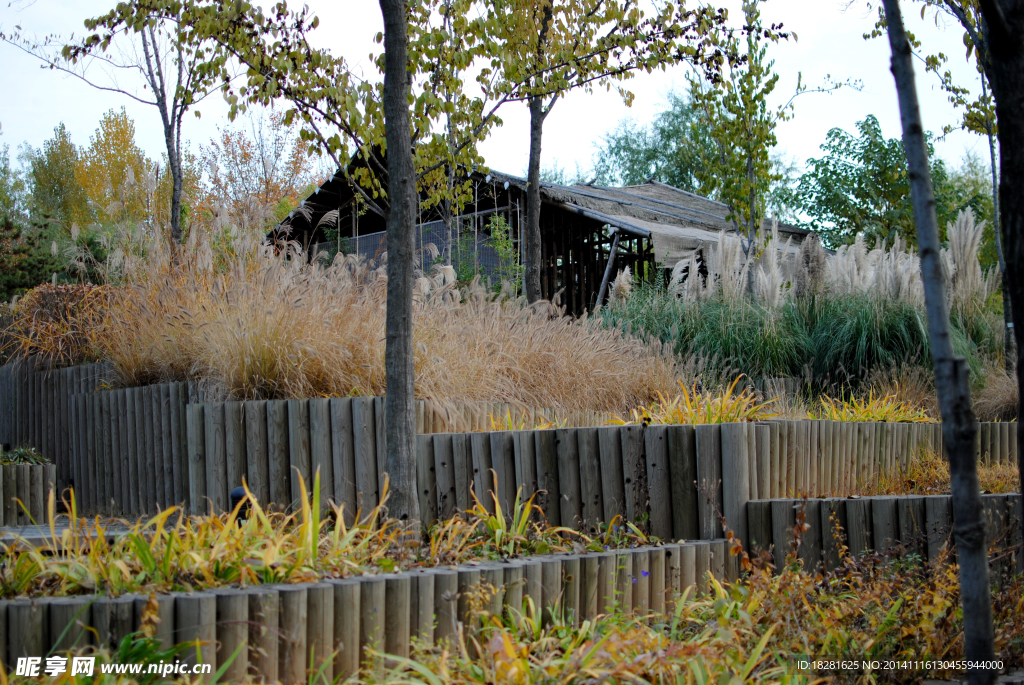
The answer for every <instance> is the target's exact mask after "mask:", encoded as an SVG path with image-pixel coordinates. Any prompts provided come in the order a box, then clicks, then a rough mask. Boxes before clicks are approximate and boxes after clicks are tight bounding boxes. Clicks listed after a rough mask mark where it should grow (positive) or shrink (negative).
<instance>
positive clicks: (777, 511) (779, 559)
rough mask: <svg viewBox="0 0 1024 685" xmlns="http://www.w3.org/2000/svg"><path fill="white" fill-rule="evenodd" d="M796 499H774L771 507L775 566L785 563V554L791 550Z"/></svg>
mask: <svg viewBox="0 0 1024 685" xmlns="http://www.w3.org/2000/svg"><path fill="white" fill-rule="evenodd" d="M795 505H796V500H792V499H774V500H772V501H771V509H772V544H773V545H774V550H773V552H774V554H775V568H776V569H782V568H783V567H784V566H785V565H786V556H787V555H788V554H789V553H790V552H792V551H793V550H792V549H791V547H792V543H793V528H794V527H795V526H796V509H795V508H794V507H795Z"/></svg>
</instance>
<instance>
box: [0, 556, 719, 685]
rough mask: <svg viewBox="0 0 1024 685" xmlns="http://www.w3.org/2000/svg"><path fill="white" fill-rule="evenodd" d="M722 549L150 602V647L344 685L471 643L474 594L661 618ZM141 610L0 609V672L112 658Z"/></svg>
mask: <svg viewBox="0 0 1024 685" xmlns="http://www.w3.org/2000/svg"><path fill="white" fill-rule="evenodd" d="M725 549H726V542H725V540H717V541H706V540H705V541H699V542H697V541H694V542H687V543H683V544H666V545H660V546H648V547H638V548H633V549H618V550H609V551H605V552H599V553H586V554H581V555H575V554H552V555H544V556H539V557H527V558H521V559H512V560H508V561H504V562H493V563H486V564H478V565H476V566H461V567H456V568H451V567H446V568H425V569H424V568H421V569H415V570H412V571H408V572H402V573H392V574H381V575H363V576H356V577H352V578H346V579H339V578H325V579H323V580H321V581H320V582H315V583H301V584H291V585H282V584H278V585H257V586H252V587H246V588H233V587H225V588H217V589H211V590H205V591H202V592H192V593H172V594H166V595H156V605H157V607H158V613H157V616H158V618H159V619H160V622H159V623H158V624H157V625H156V634H155V637H156V638H157V639H158V640H160V642H161V645H162V646H163V647H164V648H168V647H171V646H172V645H175V644H183V643H187V642H194V641H197V640H198V641H199V645H198V646H197V647H189V648H187V649H186V650H185V651H184V652H183V653H182V658H183V661H185V662H187V663H188V664H196V663H202V664H209V665H210V672H211V673H214V672H216V671H217V670H218V668H219V667H220V666H221V665H223V664H224V663H226V661H227V658H228V657H229V656H230V655H232V654H234V653H236V652H237V657H236V658H235V659H234V661H232V663H231V665H230V667H229V668H228V669H227V671H226V672H225V673H224V675H223V677H222V679H221V682H242V681H245V682H259V681H262V682H281V683H283V684H284V685H300V684H303V683H306V682H309V681H310V680H311V675H312V674H316V673H320V674H323V675H325V676H326V677H327V678H329V679H331V680H332V681H333V680H335V679H339V680H342V679H345V678H348V677H349V676H351V675H353V674H355V673H356V671H357V670H358V669H359V668H360V666H361V665H367V663H368V658H369V657H368V655H367V650H368V649H374V650H378V651H385V652H387V653H388V654H392V655H396V656H403V657H407V656H408V655H409V645H410V640H411V639H412V638H414V637H415V638H417V639H419V640H422V641H424V642H425V643H426V644H428V645H430V644H437V645H440V644H442V643H445V642H448V643H452V641H454V640H457V639H458V637H459V631H460V626H461V630H462V631H464V632H465V633H467V634H473V633H475V632H476V631H477V630H478V629H479V626H480V622H479V620H476V619H475V617H474V616H473V615H472V614H471V613H470V611H471V607H472V606H473V604H474V603H475V602H471V601H469V599H470V596H471V595H473V594H474V593H475V594H476V595H477V599H478V600H479V603H480V605H482V606H483V607H484V608H486V609H487V610H488V611H489V612H491V613H492V614H495V615H499V616H502V615H511V614H516V613H519V614H522V613H524V612H526V611H528V610H529V606H530V605H529V604H528V603H527V599H529V600H530V601H532V604H533V606H534V607H536V609H537V610H539V611H541V612H544V613H543V615H544V616H548V617H551V616H558V617H562V618H563V619H564V620H566V621H567V622H570V623H572V624H573V625H579V624H580V623H581V622H582V621H584V620H587V621H593V620H594V619H596V618H597V617H598V616H599V615H602V614H606V613H608V612H610V611H612V610H613V609H618V610H623V611H627V612H633V613H636V614H641V615H648V614H665V613H670V612H671V611H672V610H673V606H674V602H675V601H676V600H677V598H679V597H680V596H681V595H682V593H683V592H684V591H686V590H687V589H688V588H692V589H691V590H690V594H691V596H692V595H693V594H694V592H697V593H702V592H706V591H707V588H708V586H709V585H708V580H707V574H708V573H711V574H712V575H713V576H714V577H715V578H717V579H718V580H727V579H728V578H727V576H726V575H725V574H724V568H725V565H726V564H725V559H724V553H725ZM459 593H462V594H461V596H460V594H459ZM150 601H151V600H150V597H148V596H144V595H123V596H120V597H105V596H96V595H85V596H75V597H38V598H15V599H8V600H0V629H4V630H5V632H4V633H3V636H2V639H0V662H2V664H3V665H4V666H5V667H6V668H7V669H8V671H10V670H13V667H14V665H15V664H16V663H17V660H18V658H19V657H47V656H51V657H52V656H59V655H61V654H64V655H67V652H68V651H69V650H80V649H82V648H84V647H87V646H90V645H95V644H96V642H97V640H100V641H102V642H103V643H104V644H106V645H107V646H109V647H111V648H112V649H115V651H116V648H117V646H118V645H119V643H120V641H121V639H123V638H124V637H125V636H126V635H128V634H130V633H132V632H135V631H138V630H139V629H141V627H142V621H143V618H144V611H145V610H146V607H147V603H148V602H150ZM44 661H45V660H44ZM67 666H68V668H70V659H69V660H68V662H67ZM317 677H320V676H317ZM207 682H212V681H209V680H208V681H207Z"/></svg>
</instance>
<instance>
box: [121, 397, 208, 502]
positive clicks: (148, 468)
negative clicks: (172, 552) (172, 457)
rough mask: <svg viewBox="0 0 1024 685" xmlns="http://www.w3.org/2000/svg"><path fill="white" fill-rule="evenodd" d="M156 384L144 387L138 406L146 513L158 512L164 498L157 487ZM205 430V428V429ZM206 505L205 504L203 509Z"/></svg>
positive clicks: (157, 434) (161, 490)
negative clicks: (144, 477) (154, 398)
mask: <svg viewBox="0 0 1024 685" xmlns="http://www.w3.org/2000/svg"><path fill="white" fill-rule="evenodd" d="M153 390H154V386H152V385H146V386H143V388H142V408H141V412H140V411H139V410H138V408H136V413H137V414H138V415H139V416H140V417H141V419H142V436H143V452H142V456H143V464H144V468H145V471H144V473H145V476H146V489H145V492H146V499H147V502H146V513H156V512H157V511H159V510H160V505H161V502H160V500H162V499H163V487H161V488H160V489H159V490H158V489H157V485H156V484H157V478H158V475H157V464H158V463H159V462H158V460H157V457H156V455H157V446H158V442H159V431H157V432H156V433H154V430H153V429H154V425H153V416H154V414H155V411H154V410H155V407H156V402H154V400H153V394H154V392H153ZM204 430H205V429H204ZM205 508H206V505H205V504H204V505H203V509H205Z"/></svg>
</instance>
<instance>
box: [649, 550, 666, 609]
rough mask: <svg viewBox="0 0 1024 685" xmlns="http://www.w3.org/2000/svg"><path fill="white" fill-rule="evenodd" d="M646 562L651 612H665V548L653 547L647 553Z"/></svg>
mask: <svg viewBox="0 0 1024 685" xmlns="http://www.w3.org/2000/svg"><path fill="white" fill-rule="evenodd" d="M647 556H648V564H649V568H648V570H649V571H650V574H651V575H650V576H649V577H648V579H647V580H648V585H649V590H648V593H649V595H650V607H651V613H653V614H658V615H662V614H664V613H665V595H666V592H667V588H666V584H665V548H664V547H654V548H652V549H651V550H650V551H649V552H648V553H647Z"/></svg>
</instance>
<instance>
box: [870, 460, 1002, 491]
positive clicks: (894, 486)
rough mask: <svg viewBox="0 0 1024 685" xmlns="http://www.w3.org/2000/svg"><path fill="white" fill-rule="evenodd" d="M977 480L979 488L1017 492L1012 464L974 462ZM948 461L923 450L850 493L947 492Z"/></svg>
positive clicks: (948, 484)
mask: <svg viewBox="0 0 1024 685" xmlns="http://www.w3.org/2000/svg"><path fill="white" fill-rule="evenodd" d="M978 483H979V485H980V486H981V490H982V492H993V493H1008V492H1018V491H1019V489H1020V477H1019V474H1018V472H1017V465H1016V464H991V465H986V464H978ZM949 492H950V483H949V464H948V463H947V462H946V460H945V459H944V458H942V457H941V456H940V455H939V454H938V453H937V452H933V451H930V450H925V451H923V452H922V454H921V455H920V456H919V457H917V458H915V459H913V460H911V462H910V467H909V468H907V469H906V470H902V469H901V470H898V471H897V472H895V473H893V474H889V475H881V476H880V477H879V478H877V479H875V480H874V481H873V482H872V483H868V484H865V485H862V486H860V487H859V488H858V489H857V491H856V492H854V493H852V494H856V495H862V496H869V495H948V494H949Z"/></svg>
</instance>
